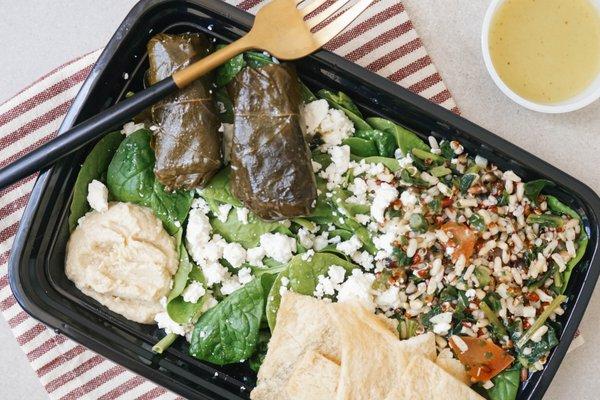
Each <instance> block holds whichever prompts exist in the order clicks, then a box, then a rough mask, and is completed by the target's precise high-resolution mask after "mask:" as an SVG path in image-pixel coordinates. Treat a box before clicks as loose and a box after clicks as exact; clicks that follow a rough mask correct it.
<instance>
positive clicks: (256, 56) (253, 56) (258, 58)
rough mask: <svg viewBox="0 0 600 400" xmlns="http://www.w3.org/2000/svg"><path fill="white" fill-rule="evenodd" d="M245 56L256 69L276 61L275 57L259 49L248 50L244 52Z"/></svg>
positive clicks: (247, 62) (248, 62) (247, 61)
mask: <svg viewBox="0 0 600 400" xmlns="http://www.w3.org/2000/svg"><path fill="white" fill-rule="evenodd" d="M244 58H245V59H246V64H248V65H249V66H250V67H252V68H254V69H256V68H260V67H264V66H265V65H269V64H274V63H275V62H274V61H273V57H271V56H269V55H267V54H265V53H260V52H258V51H247V52H245V53H244Z"/></svg>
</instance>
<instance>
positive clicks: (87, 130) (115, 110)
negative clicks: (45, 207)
mask: <svg viewBox="0 0 600 400" xmlns="http://www.w3.org/2000/svg"><path fill="white" fill-rule="evenodd" d="M177 89H178V88H177V85H175V82H174V81H173V78H171V77H169V78H166V79H163V80H162V81H160V82H158V83H156V84H154V85H152V86H150V87H148V88H146V89H144V90H143V91H141V92H138V93H136V94H135V95H133V96H131V97H129V98H127V99H125V100H123V101H121V102H119V103H117V104H115V105H114V106H112V107H110V108H107V109H106V110H104V111H102V112H101V113H99V114H97V115H95V116H94V117H92V118H90V119H88V120H86V121H84V122H82V123H80V124H79V125H77V126H75V127H73V128H71V129H69V130H68V131H66V132H64V133H62V134H61V135H59V136H57V137H56V138H55V139H52V140H50V141H49V142H48V143H46V144H44V145H42V146H40V147H38V148H37V149H35V150H33V151H32V152H30V153H28V154H26V155H24V156H23V157H21V158H19V159H18V160H17V161H15V162H13V163H12V164H9V165H7V166H6V167H4V168H2V169H0V189H3V188H5V187H7V186H9V185H11V184H13V183H15V182H17V181H18V180H20V179H23V178H25V177H27V176H29V175H31V174H33V173H34V172H36V171H39V170H41V169H44V168H46V167H48V166H50V165H52V164H54V163H55V162H57V161H58V160H60V159H62V158H63V157H65V156H67V155H69V154H71V153H73V152H75V151H77V150H79V149H81V148H82V147H83V146H85V145H86V144H88V143H90V142H91V141H93V140H94V139H96V138H97V137H98V136H100V135H101V134H103V133H105V132H106V131H107V130H108V129H110V128H112V127H114V126H115V125H118V124H123V123H125V122H127V121H129V120H131V118H133V117H134V116H136V115H137V114H139V113H140V112H141V111H142V110H144V109H145V108H147V107H149V106H150V105H152V104H154V103H156V102H157V101H158V100H160V99H162V98H164V97H165V96H167V95H168V94H170V93H173V92H175V91H176V90H177Z"/></svg>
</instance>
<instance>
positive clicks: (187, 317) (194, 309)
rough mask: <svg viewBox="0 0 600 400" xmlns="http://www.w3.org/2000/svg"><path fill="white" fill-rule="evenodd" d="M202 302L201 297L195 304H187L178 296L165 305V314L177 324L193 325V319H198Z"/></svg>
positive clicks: (202, 298)
mask: <svg viewBox="0 0 600 400" xmlns="http://www.w3.org/2000/svg"><path fill="white" fill-rule="evenodd" d="M204 300H205V299H204V297H201V298H199V299H198V301H197V302H195V303H188V302H187V301H184V300H183V297H182V296H178V297H176V298H174V299H173V300H171V301H170V302H169V303H167V313H169V317H170V318H171V319H172V320H173V321H175V322H177V323H178V324H189V323H193V322H194V320H195V319H197V318H198V317H200V312H201V310H202V306H203V305H204Z"/></svg>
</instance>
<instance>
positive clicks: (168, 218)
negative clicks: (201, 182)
mask: <svg viewBox="0 0 600 400" xmlns="http://www.w3.org/2000/svg"><path fill="white" fill-rule="evenodd" d="M193 200H194V192H192V191H183V190H176V191H173V192H166V191H165V187H164V186H163V185H161V184H160V183H159V182H158V181H154V187H153V192H152V197H151V200H150V208H151V209H152V210H154V213H155V214H156V216H157V217H158V218H159V219H160V220H161V221H162V222H163V225H164V226H165V229H166V230H167V232H169V234H171V235H173V234H175V233H176V232H177V231H178V230H179V229H181V225H182V223H183V221H185V219H186V218H187V215H188V212H189V211H190V207H191V206H192V201H193Z"/></svg>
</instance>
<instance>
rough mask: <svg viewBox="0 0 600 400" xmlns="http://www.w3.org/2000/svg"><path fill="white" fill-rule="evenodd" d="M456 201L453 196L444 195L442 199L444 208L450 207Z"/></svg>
mask: <svg viewBox="0 0 600 400" xmlns="http://www.w3.org/2000/svg"><path fill="white" fill-rule="evenodd" d="M453 203H454V200H452V197H444V198H443V199H442V203H441V205H442V208H447V207H450V206H451V205H452V204H453Z"/></svg>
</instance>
